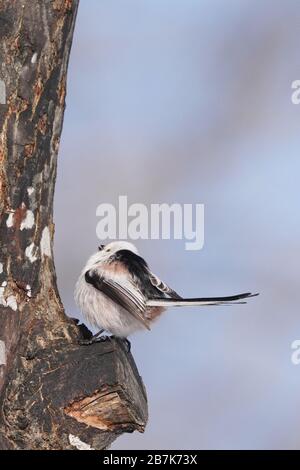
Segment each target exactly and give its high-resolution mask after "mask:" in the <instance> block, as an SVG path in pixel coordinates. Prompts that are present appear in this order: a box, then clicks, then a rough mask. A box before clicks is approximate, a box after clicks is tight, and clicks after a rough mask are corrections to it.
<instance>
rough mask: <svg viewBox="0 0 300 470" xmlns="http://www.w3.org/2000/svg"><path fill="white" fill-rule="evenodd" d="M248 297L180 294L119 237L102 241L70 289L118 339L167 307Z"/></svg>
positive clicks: (98, 323)
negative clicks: (209, 296)
mask: <svg viewBox="0 0 300 470" xmlns="http://www.w3.org/2000/svg"><path fill="white" fill-rule="evenodd" d="M254 295H257V294H254ZM252 296H253V294H251V293H245V294H238V295H235V296H230V297H213V298H194V299H183V298H182V297H181V296H180V295H179V294H177V292H175V291H174V290H173V289H171V288H170V287H169V286H168V285H167V284H165V283H164V282H162V281H161V280H160V279H159V278H158V277H157V276H155V275H154V274H153V273H152V272H151V271H150V269H149V266H148V264H147V263H146V261H145V260H144V259H143V258H141V257H140V256H139V254H138V251H137V249H136V247H135V246H134V245H133V244H132V243H129V242H123V241H119V242H112V243H109V244H108V245H106V246H104V245H101V247H99V251H98V252H97V253H95V254H94V255H92V256H91V257H90V258H89V260H88V261H87V263H86V265H85V267H84V269H83V270H82V272H81V274H80V277H79V279H78V281H77V284H76V288H75V300H76V303H77V305H78V306H79V308H80V309H81V311H82V313H83V315H84V316H85V318H86V320H87V321H88V322H89V323H90V324H92V325H93V326H95V327H96V328H98V329H101V330H102V329H103V330H106V331H108V332H110V333H112V334H113V335H115V336H118V337H121V338H126V337H127V336H129V335H130V334H132V333H134V332H135V331H137V330H141V329H150V325H151V323H152V322H153V321H154V320H156V319H157V318H158V317H159V316H160V315H161V313H162V312H163V311H164V310H165V309H166V308H167V307H174V306H175V307H177V306H190V305H195V306H204V305H228V304H234V303H245V302H244V301H243V299H247V298H248V297H252Z"/></svg>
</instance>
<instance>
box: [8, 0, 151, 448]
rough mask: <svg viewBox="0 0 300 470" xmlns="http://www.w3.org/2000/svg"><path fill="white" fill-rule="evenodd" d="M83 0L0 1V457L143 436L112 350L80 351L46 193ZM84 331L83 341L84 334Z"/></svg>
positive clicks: (128, 383) (138, 393)
mask: <svg viewBox="0 0 300 470" xmlns="http://www.w3.org/2000/svg"><path fill="white" fill-rule="evenodd" d="M77 7H78V0H51V1H50V0H0V448H1V449H23V448H26V449H75V448H95V449H103V448H104V447H106V446H107V445H109V444H110V443H111V442H112V441H113V440H114V439H115V438H116V437H117V436H118V435H119V434H120V433H121V432H123V431H129V432H130V431H133V430H135V429H137V430H139V431H143V429H144V427H145V424H146V421H147V400H146V395H145V391H144V387H143V384H142V381H141V379H140V377H139V374H138V371H137V369H136V367H135V364H134V361H133V358H132V356H131V355H130V354H129V353H128V352H127V350H126V348H125V347H124V346H123V345H122V344H121V343H119V342H118V341H115V340H112V341H109V342H105V343H98V344H94V345H92V346H79V344H78V339H79V337H81V336H83V335H84V334H86V333H87V331H88V330H86V329H84V328H80V327H78V325H77V324H76V322H75V321H73V320H71V319H70V318H68V317H66V315H65V313H64V309H63V306H62V303H61V301H60V298H59V294H58V291H57V287H56V276H55V267H54V262H53V251H52V243H53V235H54V224H53V194H54V185H55V178H56V165H57V152H58V147H59V140H60V134H61V129H62V122H63V114H64V107H65V94H66V73H67V65H68V59H69V53H70V48H71V43H72V36H73V30H74V24H75V18H76V12H77ZM88 334H89V333H88Z"/></svg>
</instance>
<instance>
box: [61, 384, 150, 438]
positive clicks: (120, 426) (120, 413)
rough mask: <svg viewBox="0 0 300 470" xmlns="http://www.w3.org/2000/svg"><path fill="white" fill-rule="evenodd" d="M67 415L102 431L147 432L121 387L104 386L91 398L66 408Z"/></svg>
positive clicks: (144, 423)
mask: <svg viewBox="0 0 300 470" xmlns="http://www.w3.org/2000/svg"><path fill="white" fill-rule="evenodd" d="M64 412H65V413H66V415H68V416H71V417H72V418H74V419H76V420H77V421H78V422H80V423H84V424H86V425H88V426H91V427H93V428H97V429H101V430H102V431H122V432H133V431H139V432H141V433H143V432H144V431H145V427H146V422H143V420H142V419H141V417H139V416H138V413H137V410H135V409H134V407H133V405H132V403H131V402H130V400H129V397H127V396H126V393H124V390H123V389H122V387H120V385H116V386H108V385H106V386H103V387H101V390H98V391H96V392H95V393H94V394H93V395H91V396H89V397H84V398H80V399H78V400H75V401H73V402H72V403H71V404H69V405H68V406H66V407H65V409H64Z"/></svg>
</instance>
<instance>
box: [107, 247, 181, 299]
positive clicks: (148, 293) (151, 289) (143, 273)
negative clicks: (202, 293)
mask: <svg viewBox="0 0 300 470" xmlns="http://www.w3.org/2000/svg"><path fill="white" fill-rule="evenodd" d="M114 259H115V260H118V261H119V262H121V263H122V264H123V266H124V267H126V269H127V270H128V271H129V273H130V274H131V276H132V279H133V282H134V284H136V285H137V286H138V288H139V289H140V290H141V292H143V294H144V295H145V297H146V299H153V298H160V297H161V296H162V295H163V296H168V297H171V298H172V299H181V298H182V297H181V296H180V295H179V294H177V292H175V291H174V290H173V289H171V288H170V287H169V286H168V285H167V284H165V283H164V282H163V281H161V280H160V279H159V278H158V277H157V276H156V275H155V274H153V273H152V272H151V271H150V269H149V266H148V264H147V263H146V261H145V260H144V259H143V258H142V257H141V256H139V255H136V254H135V253H133V252H132V251H129V250H120V251H118V252H117V253H116V254H115V255H114Z"/></svg>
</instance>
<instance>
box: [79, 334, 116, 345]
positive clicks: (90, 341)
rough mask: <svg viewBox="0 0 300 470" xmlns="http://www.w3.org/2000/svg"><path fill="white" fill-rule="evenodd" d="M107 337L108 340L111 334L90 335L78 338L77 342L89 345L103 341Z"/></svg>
mask: <svg viewBox="0 0 300 470" xmlns="http://www.w3.org/2000/svg"><path fill="white" fill-rule="evenodd" d="M108 339H109V340H110V339H111V336H107V335H103V336H96V337H95V336H92V337H91V338H89V339H80V340H79V344H80V345H81V346H90V345H91V344H94V343H103V342H104V341H107V340H108Z"/></svg>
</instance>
